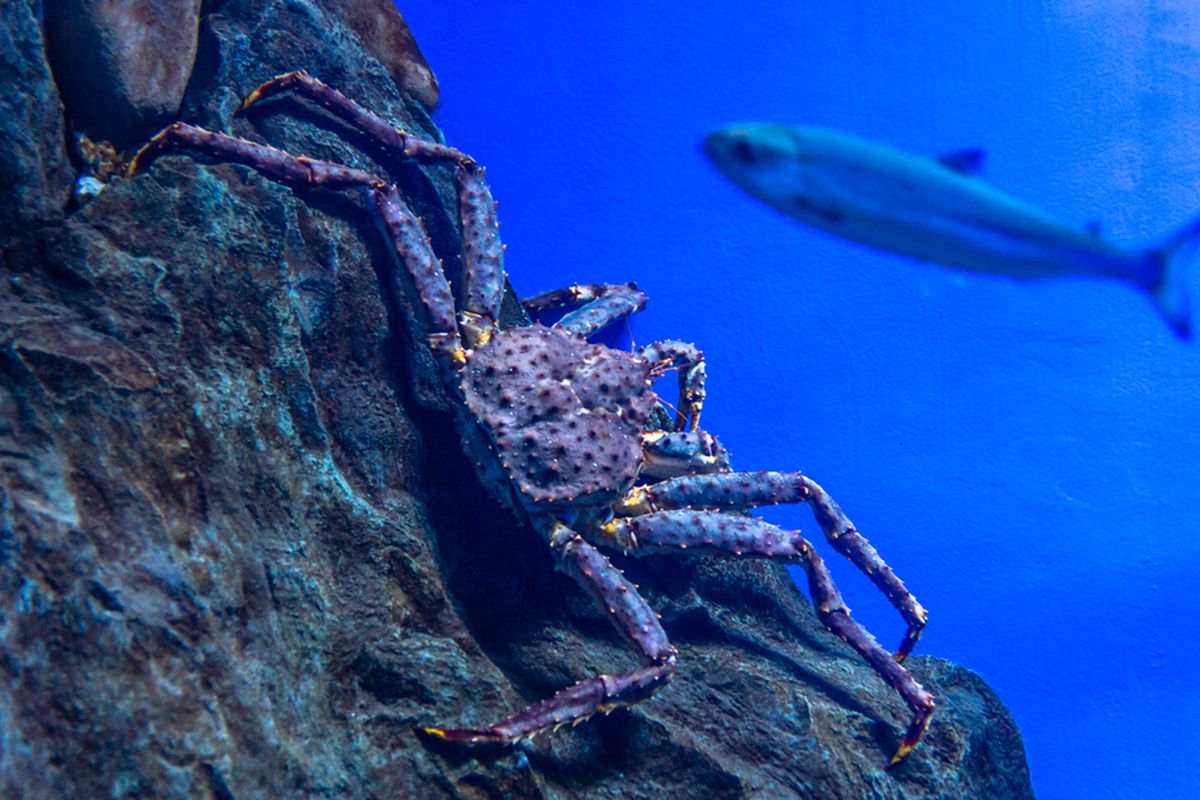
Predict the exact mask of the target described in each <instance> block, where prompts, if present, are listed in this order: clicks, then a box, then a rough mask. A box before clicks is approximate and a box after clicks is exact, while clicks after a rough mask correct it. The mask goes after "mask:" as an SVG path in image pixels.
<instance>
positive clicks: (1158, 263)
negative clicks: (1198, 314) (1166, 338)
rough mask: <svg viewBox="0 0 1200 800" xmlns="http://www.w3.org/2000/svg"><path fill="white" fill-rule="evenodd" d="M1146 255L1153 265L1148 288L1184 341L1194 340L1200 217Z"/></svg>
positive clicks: (1161, 311)
mask: <svg viewBox="0 0 1200 800" xmlns="http://www.w3.org/2000/svg"><path fill="white" fill-rule="evenodd" d="M1146 255H1147V258H1148V259H1149V261H1150V263H1151V265H1152V272H1151V274H1150V280H1149V282H1148V285H1147V287H1146V288H1147V289H1149V291H1150V295H1151V296H1152V297H1153V298H1154V304H1155V305H1156V306H1157V307H1158V310H1159V313H1161V314H1162V315H1163V317H1165V318H1166V320H1167V324H1169V325H1170V326H1171V330H1173V331H1175V333H1176V334H1177V335H1178V336H1179V337H1180V338H1181V339H1190V338H1192V309H1191V276H1192V273H1193V271H1194V268H1195V263H1196V261H1197V257H1198V256H1200V217H1197V218H1196V219H1193V220H1192V221H1191V222H1189V223H1187V224H1186V225H1184V226H1183V227H1182V228H1181V229H1179V230H1178V231H1176V232H1175V233H1173V234H1171V235H1170V236H1169V237H1167V239H1166V241H1164V242H1163V243H1162V244H1160V245H1158V246H1157V247H1152V248H1151V249H1150V250H1148V251H1147V253H1146Z"/></svg>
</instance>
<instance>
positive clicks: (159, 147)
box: [125, 122, 179, 178]
mask: <svg viewBox="0 0 1200 800" xmlns="http://www.w3.org/2000/svg"><path fill="white" fill-rule="evenodd" d="M178 126H179V123H178V122H176V123H174V124H171V125H168V126H167V127H165V128H163V129H162V130H161V131H159V132H158V133H156V134H154V136H152V137H150V141H148V142H146V143H145V144H144V145H142V146H141V148H140V149H139V150H138V151H137V152H136V153H134V155H133V158H131V159H130V160H129V166H128V167H127V168H126V170H125V176H126V177H128V178H135V177H137V176H138V175H141V174H142V173H143V172H145V171H146V168H147V167H149V166H150V162H151V161H153V160H154V159H156V158H158V155H159V153H161V152H162V151H163V150H165V149H166V148H167V145H166V141H167V139H168V137H170V135H171V131H173V130H174V129H175V128H177V127H178Z"/></svg>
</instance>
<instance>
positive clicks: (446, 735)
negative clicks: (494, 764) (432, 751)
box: [413, 726, 511, 746]
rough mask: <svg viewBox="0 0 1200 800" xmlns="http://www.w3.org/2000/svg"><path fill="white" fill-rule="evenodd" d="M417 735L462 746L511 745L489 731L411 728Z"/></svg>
mask: <svg viewBox="0 0 1200 800" xmlns="http://www.w3.org/2000/svg"><path fill="white" fill-rule="evenodd" d="M413 730H414V731H416V733H417V735H419V736H424V737H426V738H429V739H432V740H434V741H437V742H450V743H453V744H464V745H493V746H496V745H506V744H511V742H509V741H508V740H507V739H505V738H504V737H501V736H497V735H496V734H494V733H492V732H491V731H487V730H474V729H472V728H432V727H425V726H417V727H415V728H413Z"/></svg>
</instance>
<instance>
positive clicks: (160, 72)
mask: <svg viewBox="0 0 1200 800" xmlns="http://www.w3.org/2000/svg"><path fill="white" fill-rule="evenodd" d="M200 2H201V0H125V2H121V0H56V2H53V3H45V4H44V5H43V9H44V16H45V20H44V25H45V35H46V52H47V55H48V57H49V59H50V65H51V68H52V69H53V70H54V78H55V81H56V82H57V83H58V87H59V91H60V92H61V93H62V96H63V101H64V103H65V104H66V107H67V115H68V117H69V118H70V120H71V121H72V123H73V124H74V126H75V128H76V130H77V131H79V132H81V133H87V134H88V135H89V136H90V137H91V138H92V139H93V140H95V141H101V140H108V141H112V142H114V143H116V144H117V145H118V146H122V145H127V144H134V143H136V142H137V141H138V140H140V139H143V138H145V137H146V136H148V135H149V134H151V133H153V132H154V129H155V128H156V127H157V126H159V125H161V124H162V123H163V122H165V121H167V120H168V119H170V118H171V117H173V116H174V115H175V114H176V112H178V111H179V104H180V102H181V101H182V100H183V93H184V90H185V89H186V88H187V83H188V78H189V77H190V76H191V74H192V65H193V63H194V62H195V59H196V31H197V24H198V20H199V13H200Z"/></svg>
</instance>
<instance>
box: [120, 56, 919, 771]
mask: <svg viewBox="0 0 1200 800" xmlns="http://www.w3.org/2000/svg"><path fill="white" fill-rule="evenodd" d="M285 91H291V92H294V93H295V94H297V95H299V96H301V97H302V98H305V99H307V100H309V101H311V102H315V103H316V104H318V105H320V106H321V107H323V108H324V109H326V110H327V111H328V112H329V113H331V114H333V115H334V116H336V117H338V118H340V119H341V120H342V121H343V122H345V123H346V124H348V125H350V126H351V127H353V128H354V129H356V130H357V131H359V132H360V133H361V134H362V135H363V136H365V137H366V138H367V139H368V140H369V141H371V142H373V143H374V144H375V145H377V146H378V147H379V148H380V149H381V150H382V151H383V152H385V153H387V154H388V155H390V156H392V157H398V158H402V159H406V160H408V161H414V162H417V163H421V164H427V165H439V164H440V165H449V166H451V167H453V168H454V169H455V181H456V184H457V188H458V193H459V213H460V220H461V225H462V237H463V252H462V264H463V281H462V287H461V292H460V298H461V299H460V301H459V302H458V303H456V301H455V297H454V294H453V293H452V291H451V287H450V283H449V281H448V280H447V278H446V276H445V274H444V273H443V271H442V268H441V264H440V263H439V261H438V259H437V257H436V256H435V255H434V252H433V249H432V247H431V244H430V239H429V236H428V235H427V233H426V231H425V230H424V228H423V226H422V224H421V222H420V220H418V219H417V218H416V217H415V216H414V215H413V213H412V212H411V211H410V210H409V208H408V206H407V205H406V204H405V202H404V200H403V198H402V197H401V195H400V191H399V189H398V188H397V186H396V185H395V184H394V183H392V182H390V181H388V180H385V179H383V178H381V177H379V176H377V175H375V174H372V173H370V172H367V171H364V170H359V169H354V168H351V167H348V166H344V165H341V164H336V163H332V162H328V161H321V160H317V159H311V158H306V157H303V156H294V155H291V154H289V153H287V152H284V151H282V150H279V149H276V148H273V147H270V146H268V145H264V144H259V143H256V142H252V141H249V140H246V139H240V138H236V137H233V136H230V135H227V134H224V133H217V132H213V131H208V130H204V129H202V128H198V127H195V126H192V125H188V124H185V123H182V122H179V123H175V124H173V125H171V126H169V127H167V128H165V129H164V130H163V131H161V132H160V133H159V134H157V135H156V136H155V137H154V138H152V139H151V140H150V141H149V142H148V143H147V144H146V145H145V146H143V147H142V149H141V150H140V151H139V152H138V153H137V155H136V156H135V157H134V159H133V161H132V162H131V164H130V169H129V172H130V174H131V175H136V174H138V173H140V172H142V171H144V170H145V169H146V168H148V167H149V165H150V163H151V162H152V161H154V160H155V159H156V158H158V157H159V156H161V155H163V154H165V153H167V152H170V151H172V150H183V151H186V152H190V153H192V154H194V155H199V156H201V157H204V158H207V159H209V160H212V161H217V162H229V163H236V164H241V165H244V166H246V167H249V168H251V169H254V170H256V171H258V172H259V173H261V174H262V175H264V176H265V177H267V178H268V179H270V180H272V181H276V182H278V183H280V184H283V185H285V186H288V187H291V188H293V189H305V188H308V187H324V188H328V189H361V190H363V191H364V192H365V194H366V196H367V198H368V202H369V205H371V206H373V208H374V210H375V212H376V213H377V215H378V217H379V219H380V220H381V221H382V223H383V227H384V230H385V232H386V234H387V236H388V238H389V240H390V243H391V245H392V247H393V248H394V249H395V252H396V254H397V256H398V258H399V261H400V263H402V264H403V266H404V270H405V272H406V273H407V275H408V278H409V280H410V282H411V289H412V290H413V291H414V293H415V296H416V298H417V300H418V302H417V303H416V304H415V305H416V313H417V314H418V316H419V317H420V320H419V325H420V329H421V330H422V331H423V332H424V336H425V338H426V341H427V343H428V346H429V347H430V349H431V350H432V351H433V353H434V356H435V359H436V360H437V361H438V363H439V364H440V368H441V370H442V371H443V374H444V378H445V381H446V386H447V389H448V391H449V394H450V395H451V396H452V397H453V398H454V400H455V405H456V408H457V413H456V414H455V419H456V427H457V430H458V432H459V434H460V438H461V439H462V443H463V447H464V448H465V450H466V452H467V454H468V455H469V456H470V457H471V458H472V460H473V461H474V462H475V463H476V464H477V471H478V473H479V477H480V478H481V480H482V481H483V483H484V484H485V485H486V486H488V487H490V488H491V489H492V492H493V494H494V495H495V496H496V499H497V500H499V501H500V502H501V503H502V504H504V505H506V506H507V507H508V508H509V509H511V510H512V511H513V512H514V513H515V514H517V515H518V516H519V517H520V518H522V519H523V520H524V521H526V522H527V523H528V524H529V525H530V526H531V527H532V528H533V529H535V530H536V531H537V532H538V533H540V534H541V535H542V536H543V537H544V538H545V541H546V542H547V544H548V545H549V547H550V550H551V551H552V552H553V554H554V557H555V560H556V562H557V566H558V567H559V568H560V569H561V570H562V571H563V572H565V573H566V574H567V575H569V576H570V577H571V578H573V579H574V580H575V582H576V583H578V584H579V586H580V587H581V588H582V589H583V590H584V591H585V592H586V593H588V594H589V595H591V596H592V598H593V599H594V600H595V601H596V602H597V603H598V604H599V606H600V607H601V608H603V609H605V610H606V611H607V613H608V616H609V618H610V619H611V620H612V622H613V623H614V624H615V626H616V628H617V630H618V631H619V632H620V633H621V634H622V635H623V636H624V637H625V638H626V639H628V640H629V642H630V643H631V644H632V645H633V646H634V647H635V648H636V650H637V652H638V653H639V655H640V656H641V661H642V664H641V666H639V667H637V668H635V669H630V670H626V671H620V672H613V673H609V674H601V675H597V676H594V677H590V678H586V679H584V680H581V681H580V682H578V683H576V684H574V685H573V686H570V687H568V688H566V689H563V690H561V691H559V692H558V693H557V694H555V695H553V696H552V697H549V698H547V699H544V700H541V701H540V702H536V703H534V704H532V705H530V706H529V707H527V708H525V709H524V710H522V711H519V712H517V713H516V714H513V715H512V716H509V717H507V718H505V719H502V720H500V721H499V722H496V723H495V724H493V725H491V726H489V727H486V728H452V727H434V726H429V727H424V728H421V729H419V731H420V732H421V733H423V734H425V735H427V736H430V737H434V738H435V739H439V740H443V741H446V742H451V743H456V744H461V745H465V746H470V745H486V744H493V745H495V744H513V743H517V742H519V741H521V740H524V739H527V738H531V737H533V736H535V735H537V734H540V733H543V732H546V731H549V730H552V729H556V728H558V727H560V726H562V725H564V724H568V723H574V722H579V721H581V720H583V719H585V718H587V717H589V716H591V715H593V714H596V713H598V712H604V713H607V712H611V711H613V710H614V709H616V708H619V707H623V706H632V705H634V704H636V703H640V702H642V701H644V700H647V699H649V698H650V697H652V696H653V695H655V694H656V693H657V692H658V691H660V690H661V689H662V688H663V686H665V685H666V684H667V683H668V682H669V681H670V679H671V677H672V675H673V673H674V672H675V667H676V656H677V652H676V649H675V647H674V646H673V645H672V644H671V642H670V640H669V639H668V638H667V634H666V632H665V631H664V629H663V627H662V624H661V623H660V621H659V618H658V616H657V615H656V614H655V613H654V611H653V610H652V609H651V608H650V606H649V605H648V604H647V603H646V601H645V600H644V599H643V598H642V596H641V595H640V594H639V593H638V590H637V588H636V587H635V586H634V585H633V584H632V583H631V582H630V581H629V580H628V579H626V578H625V576H624V575H623V574H622V573H621V571H620V570H618V569H617V568H616V567H615V566H613V564H612V563H611V562H610V561H609V559H608V558H607V557H606V556H605V555H604V553H603V552H602V550H603V549H614V550H620V551H624V552H625V553H627V554H629V555H632V556H647V555H651V554H655V553H680V552H684V551H686V552H688V553H706V554H720V555H727V556H741V557H760V558H773V559H779V560H781V561H783V562H787V563H791V564H798V565H799V566H801V567H802V568H803V569H804V571H805V573H806V575H807V578H808V587H809V590H810V592H811V595H812V602H813V606H814V607H815V609H816V613H817V615H818V617H819V619H820V621H821V622H822V623H823V624H824V626H825V627H826V628H828V629H829V630H830V631H831V632H832V633H834V634H835V635H837V636H838V637H840V638H841V639H842V640H844V641H845V642H847V643H848V644H849V645H850V646H851V647H852V648H853V649H854V650H856V651H857V652H858V654H859V655H860V656H861V657H862V658H863V659H864V660H865V661H866V662H867V663H868V664H869V665H870V666H871V667H872V668H873V669H874V670H875V671H876V672H877V673H878V674H879V675H880V677H881V678H882V679H883V680H884V681H885V682H886V683H887V684H888V685H889V686H891V687H892V688H893V689H894V690H895V691H896V692H897V693H898V694H899V695H900V697H901V698H902V699H903V700H904V702H905V703H906V704H907V705H908V706H909V708H910V709H911V712H912V720H911V722H910V723H909V725H908V728H907V729H906V731H905V732H904V734H903V736H902V737H901V739H900V744H899V747H898V748H897V750H896V751H895V754H894V755H893V756H892V759H891V762H890V764H895V763H897V762H899V761H900V760H901V759H902V758H903V757H904V756H906V755H907V754H908V753H909V752H910V751H911V750H912V749H913V748H914V747H915V746H916V745H917V743H918V741H919V740H920V739H921V736H922V734H923V733H924V732H925V730H926V727H927V726H928V724H929V720H930V717H931V716H932V714H933V711H934V699H933V696H932V695H931V694H930V693H929V692H927V691H926V690H925V689H924V688H922V687H921V685H920V684H919V683H918V682H917V681H916V680H915V679H914V678H913V676H912V675H911V674H910V673H909V672H908V671H907V670H906V669H905V668H904V666H903V665H902V663H901V662H902V661H903V660H904V658H905V657H906V656H907V655H908V654H909V653H910V651H911V650H912V648H913V646H914V645H915V644H916V643H917V640H918V639H919V638H920V635H921V632H922V630H923V628H924V626H925V622H926V612H925V609H924V608H922V606H921V605H920V604H919V603H918V602H917V601H916V599H915V598H914V597H913V596H912V594H911V593H910V592H909V591H908V590H907V589H906V588H905V586H904V583H903V582H902V581H901V580H900V579H899V578H898V577H897V576H896V574H895V573H894V572H893V571H892V569H891V568H890V567H889V566H888V565H887V564H886V563H884V561H883V559H882V558H881V557H880V556H879V554H878V552H876V550H875V549H874V548H873V547H872V546H871V544H870V543H868V541H867V540H866V539H865V538H864V537H863V536H862V535H861V534H860V533H859V532H858V531H857V530H856V529H855V527H854V525H853V524H852V523H851V522H850V520H849V519H848V518H847V517H846V515H845V514H844V513H843V512H842V510H841V508H840V507H839V506H838V504H837V503H836V502H834V501H833V499H832V498H831V497H830V496H829V494H828V493H827V492H826V491H825V490H824V489H822V488H821V487H820V486H819V485H818V484H817V483H816V482H814V481H813V480H812V479H811V478H809V477H807V476H806V475H804V474H802V473H800V472H772V471H757V472H735V471H733V470H732V469H731V467H730V465H729V459H728V456H727V454H726V453H725V451H724V449H723V448H722V447H721V446H720V444H719V443H718V442H717V440H716V439H715V438H714V437H713V436H712V435H711V434H709V433H707V432H706V431H704V430H703V429H702V428H700V426H699V420H700V414H701V410H702V406H703V402H704V397H705V394H704V383H705V361H704V357H703V354H702V353H701V352H700V350H698V349H697V348H696V347H695V346H694V345H690V344H686V343H683V342H679V341H660V342H654V343H651V344H648V345H645V346H643V347H639V348H636V349H633V350H632V351H625V350H618V349H613V348H610V347H607V346H605V345H602V344H593V343H590V342H589V341H588V337H590V336H591V335H592V334H594V333H596V332H597V331H599V330H600V329H602V328H604V327H605V326H607V325H609V324H610V323H612V322H614V321H617V320H620V319H622V318H624V317H626V316H628V315H631V314H633V313H635V312H637V311H639V310H640V309H641V308H642V307H643V305H644V304H645V302H646V296H645V295H644V294H643V293H642V292H641V291H639V290H638V289H637V287H636V285H635V284H632V283H630V284H625V285H619V284H618V285H610V284H583V285H573V286H569V287H566V288H562V289H556V290H552V291H548V292H545V293H543V294H539V295H537V296H535V297H532V298H528V299H526V300H524V301H523V304H524V306H525V308H526V309H527V310H528V311H530V312H540V311H545V310H549V309H560V310H567V312H568V313H566V315H565V316H563V317H562V318H561V319H559V320H558V321H557V322H555V323H554V324H553V325H549V326H545V325H541V324H537V323H535V324H532V325H529V326H518V327H511V328H507V329H501V327H500V325H499V323H498V318H499V310H500V301H501V297H502V293H503V289H504V285H505V272H504V269H503V265H502V254H503V248H502V245H501V244H500V239H499V236H498V233H497V227H496V217H495V204H494V202H493V200H492V197H491V193H490V190H489V188H488V186H487V184H486V182H485V180H484V170H483V169H482V168H481V167H480V166H479V165H478V164H477V163H476V162H475V160H474V159H472V158H471V157H470V156H468V155H466V154H464V153H462V152H460V151H459V150H456V149H454V148H452V147H449V146H447V145H444V144H441V143H438V142H434V141H430V140H427V139H423V138H419V137H416V136H413V135H411V134H409V133H406V132H405V131H403V130H400V129H397V128H395V127H394V126H392V125H390V124H388V123H387V122H386V121H385V120H383V119H382V118H380V117H379V116H377V115H375V114H373V113H372V112H370V111H368V110H366V109H365V108H363V107H362V106H360V105H359V104H357V103H355V102H354V101H352V100H350V99H349V98H347V97H346V96H345V95H343V94H341V93H340V92H338V91H337V90H336V89H333V88H331V87H329V86H328V85H326V84H324V83H322V82H321V81H319V80H317V79H316V78H314V77H312V76H311V75H309V74H308V73H306V72H304V71H299V72H291V73H287V74H284V75H280V76H277V77H275V78H273V79H271V80H269V81H267V82H266V83H264V84H263V85H261V86H259V87H258V88H257V89H255V90H254V91H253V92H252V93H251V94H250V95H249V96H248V97H247V98H246V100H245V101H244V103H243V106H242V107H243V108H245V107H248V106H250V105H252V104H254V103H256V102H258V101H259V100H261V99H263V98H265V97H268V96H271V95H275V94H279V93H281V92H285ZM668 371H676V372H677V373H678V376H679V397H678V401H677V404H676V406H675V414H674V419H673V422H672V421H671V419H670V417H669V416H667V417H665V419H666V420H667V422H666V424H665V425H662V426H659V427H660V428H666V429H655V428H656V426H655V425H654V424H653V420H654V419H656V418H658V419H663V418H664V417H662V416H658V417H656V414H657V413H658V412H657V411H656V409H659V408H660V406H665V405H666V403H665V401H663V400H661V399H660V397H659V396H658V395H657V394H656V392H655V390H654V385H655V382H656V379H657V378H658V377H660V376H662V375H663V374H665V373H667V372H668ZM782 503H807V504H808V505H809V506H810V507H811V508H812V511H813V513H814V516H815V518H816V520H817V522H818V524H819V525H820V527H821V529H822V531H823V532H824V535H825V538H826V539H827V540H828V542H829V543H830V544H831V545H832V547H833V549H834V550H836V551H837V552H838V553H840V554H841V555H843V556H845V557H846V558H848V559H849V560H850V561H851V562H852V563H853V564H854V565H855V566H856V567H858V568H859V569H860V570H862V571H863V572H864V573H866V574H867V575H868V576H869V577H870V579H871V580H872V581H873V582H874V584H875V585H876V586H877V587H878V588H879V589H880V590H881V591H882V592H883V593H884V594H885V596H886V597H887V598H888V600H889V601H890V602H891V604H892V605H893V606H894V607H895V608H896V609H897V611H898V612H899V613H900V615H901V617H902V618H903V620H904V621H905V623H906V625H907V630H906V632H905V635H904V637H903V639H902V641H901V643H900V646H899V648H898V649H897V650H896V652H895V653H894V654H893V653H890V652H888V651H887V650H885V649H884V648H883V647H882V646H880V644H879V643H878V642H877V641H876V640H875V638H874V637H873V636H872V635H871V634H870V633H869V632H868V631H867V630H866V629H865V628H863V627H862V626H861V625H860V624H859V623H858V622H857V621H855V620H854V619H852V618H851V616H850V613H849V609H848V608H847V607H846V604H845V603H844V602H843V600H842V598H841V595H840V593H839V591H838V589H837V587H836V586H835V584H834V582H833V579H832V577H831V575H830V573H829V570H828V569H827V567H826V566H825V564H824V562H823V560H822V559H821V557H820V556H819V555H818V554H817V553H816V551H815V550H814V548H813V545H812V544H811V543H810V542H809V541H808V540H807V539H805V538H804V537H803V536H801V535H800V533H799V532H797V531H790V530H784V529H782V528H780V527H777V526H774V525H771V524H768V523H767V522H764V521H762V520H761V519H757V518H755V517H752V516H750V515H749V514H748V513H747V512H748V510H749V509H753V508H756V507H762V506H768V505H775V504H782Z"/></svg>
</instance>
